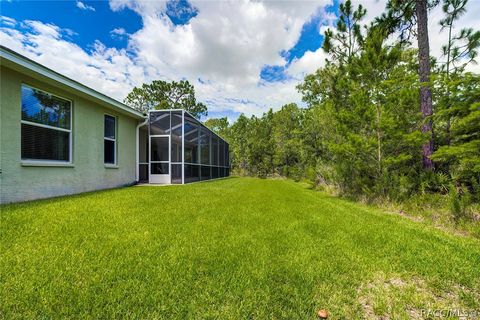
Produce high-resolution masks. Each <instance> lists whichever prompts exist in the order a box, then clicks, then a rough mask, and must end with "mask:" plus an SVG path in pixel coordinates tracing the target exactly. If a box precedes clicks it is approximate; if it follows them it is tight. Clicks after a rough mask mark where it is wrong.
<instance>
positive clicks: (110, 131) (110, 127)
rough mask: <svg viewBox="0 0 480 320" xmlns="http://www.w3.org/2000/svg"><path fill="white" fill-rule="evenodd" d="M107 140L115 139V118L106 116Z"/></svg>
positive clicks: (105, 134)
mask: <svg viewBox="0 0 480 320" xmlns="http://www.w3.org/2000/svg"><path fill="white" fill-rule="evenodd" d="M104 122H105V125H104V126H105V130H104V131H105V132H104V136H105V138H110V139H115V117H112V116H109V115H105V121H104Z"/></svg>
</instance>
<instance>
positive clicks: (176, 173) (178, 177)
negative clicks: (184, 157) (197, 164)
mask: <svg viewBox="0 0 480 320" xmlns="http://www.w3.org/2000/svg"><path fill="white" fill-rule="evenodd" d="M172 183H174V184H178V183H182V165H181V164H172Z"/></svg>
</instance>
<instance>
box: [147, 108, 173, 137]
mask: <svg viewBox="0 0 480 320" xmlns="http://www.w3.org/2000/svg"><path fill="white" fill-rule="evenodd" d="M150 134H151V135H156V134H170V111H159V112H151V113H150Z"/></svg>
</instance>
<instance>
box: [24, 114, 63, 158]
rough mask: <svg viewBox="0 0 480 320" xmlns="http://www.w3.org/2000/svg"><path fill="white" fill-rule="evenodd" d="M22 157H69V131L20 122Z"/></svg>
mask: <svg viewBox="0 0 480 320" xmlns="http://www.w3.org/2000/svg"><path fill="white" fill-rule="evenodd" d="M22 159H35V160H60V161H68V160H69V159H70V133H69V132H65V131H60V130H55V129H47V128H42V127H38V126H34V125H29V124H24V123H22Z"/></svg>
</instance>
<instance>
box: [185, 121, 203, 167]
mask: <svg viewBox="0 0 480 320" xmlns="http://www.w3.org/2000/svg"><path fill="white" fill-rule="evenodd" d="M184 127H185V128H184V134H185V140H184V142H185V146H184V152H185V162H186V163H198V160H199V156H198V150H199V146H198V145H199V127H200V125H199V124H198V123H197V122H196V121H195V120H193V119H192V118H191V117H187V115H185V123H184Z"/></svg>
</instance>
